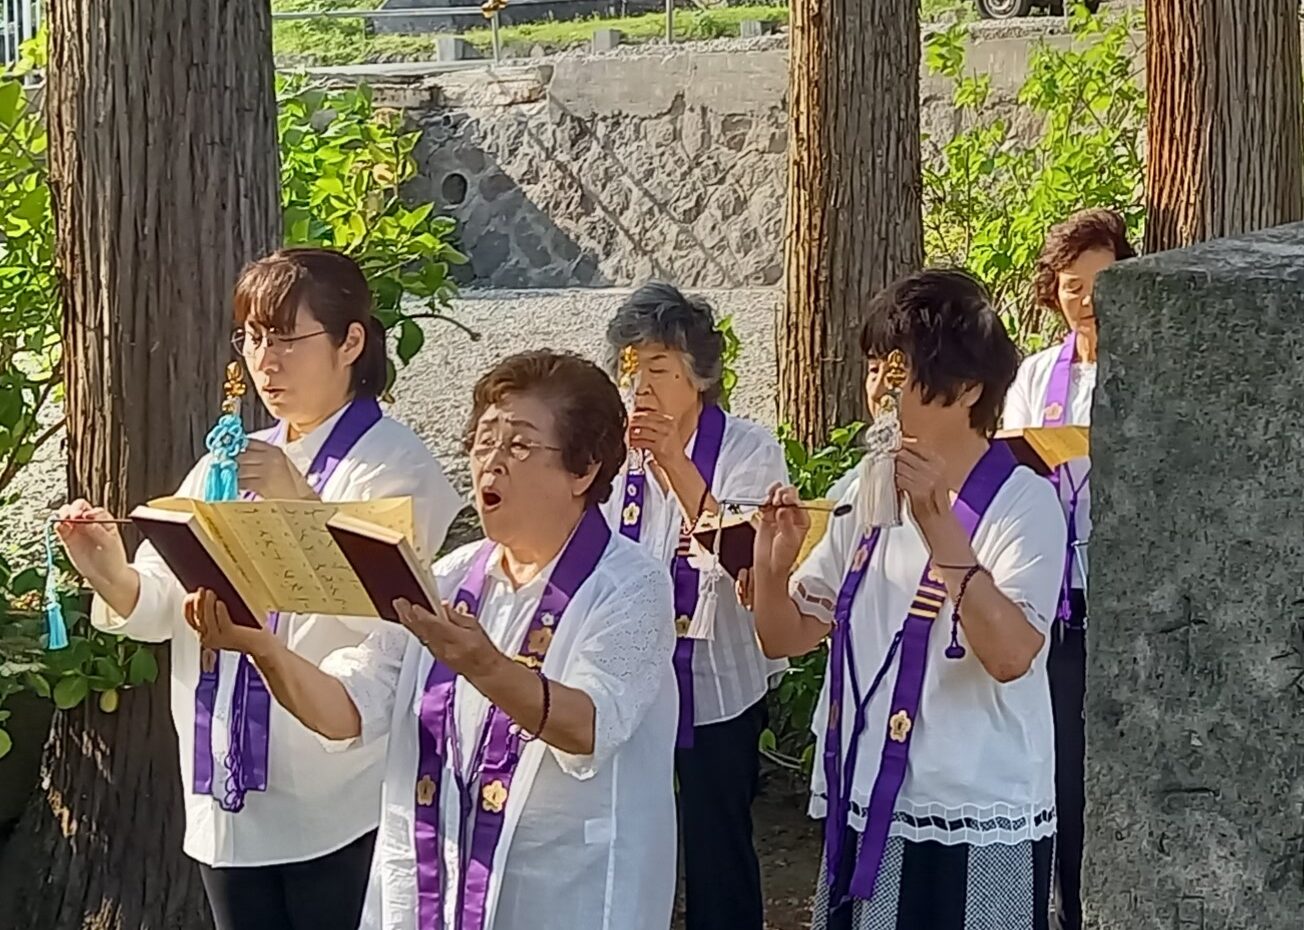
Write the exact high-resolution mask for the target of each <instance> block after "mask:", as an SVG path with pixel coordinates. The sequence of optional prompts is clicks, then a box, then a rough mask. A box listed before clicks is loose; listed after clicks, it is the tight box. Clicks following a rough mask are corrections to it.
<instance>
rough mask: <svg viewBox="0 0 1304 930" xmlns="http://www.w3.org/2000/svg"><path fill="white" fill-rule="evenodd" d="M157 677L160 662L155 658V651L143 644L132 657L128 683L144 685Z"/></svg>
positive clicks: (128, 669)
mask: <svg viewBox="0 0 1304 930" xmlns="http://www.w3.org/2000/svg"><path fill="white" fill-rule="evenodd" d="M157 677H158V662H157V661H156V660H155V658H154V653H152V652H150V651H149V650H148V649H146V648H145V647H143V646H142V647H139V648H137V649H136V652H135V653H134V654H133V655H132V657H131V664H130V665H128V666H127V684H129V685H133V686H137V685H143V684H146V683H147V682H151V681H153V680H154V679H155V678H157Z"/></svg>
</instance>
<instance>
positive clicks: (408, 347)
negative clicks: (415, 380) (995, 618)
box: [397, 320, 426, 365]
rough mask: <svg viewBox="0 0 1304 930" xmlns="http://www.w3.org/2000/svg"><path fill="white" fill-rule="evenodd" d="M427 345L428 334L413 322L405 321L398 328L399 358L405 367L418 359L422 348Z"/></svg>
mask: <svg viewBox="0 0 1304 930" xmlns="http://www.w3.org/2000/svg"><path fill="white" fill-rule="evenodd" d="M425 344H426V334H425V333H424V332H422V330H421V327H420V326H418V325H417V324H416V323H414V322H412V321H411V320H403V321H402V322H401V323H399V328H398V346H397V350H398V357H399V361H401V362H402V363H403V364H404V365H406V364H408V363H409V362H411V361H412V359H414V358H416V354H417V353H418V352H420V351H421V347H422V346H424V345H425Z"/></svg>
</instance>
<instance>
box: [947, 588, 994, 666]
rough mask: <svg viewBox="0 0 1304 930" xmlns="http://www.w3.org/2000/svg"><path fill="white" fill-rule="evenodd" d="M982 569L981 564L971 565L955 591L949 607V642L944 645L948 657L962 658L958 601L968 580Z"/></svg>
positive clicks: (961, 599) (965, 589)
mask: <svg viewBox="0 0 1304 930" xmlns="http://www.w3.org/2000/svg"><path fill="white" fill-rule="evenodd" d="M956 567H957V568H959V566H956ZM984 571H986V569H984V568H983V567H982V566H981V565H971V566H969V568H968V570H967V571H966V572H965V573H964V578H963V579H961V581H960V590H959V591H957V592H956V595H955V602H954V606H953V607H952V608H951V643H950V645H948V646H947V647H946V657H947V658H948V659H963V658H964V656H965V649H964V647H963V646H961V645H960V602H961V601H963V600H964V594H965V592H966V591H967V590H969V582H970V581H972V580H973V576H974V575H977V574H978V573H979V572H984Z"/></svg>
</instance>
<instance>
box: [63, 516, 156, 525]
mask: <svg viewBox="0 0 1304 930" xmlns="http://www.w3.org/2000/svg"><path fill="white" fill-rule="evenodd" d="M50 522H52V523H86V524H91V523H102V524H104V525H105V526H131V525H132V524H134V523H135V522H136V521H134V520H106V519H101V520H89V519H86V518H85V517H63V518H58V517H55V518H52V519H51V521H50Z"/></svg>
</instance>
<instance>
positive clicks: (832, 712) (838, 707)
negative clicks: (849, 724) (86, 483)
mask: <svg viewBox="0 0 1304 930" xmlns="http://www.w3.org/2000/svg"><path fill="white" fill-rule="evenodd" d="M841 717H842V704H841V702H840V701H829V728H830V729H832V728H833V727H836V726H837V725H838V721H839V720H840V719H841Z"/></svg>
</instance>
